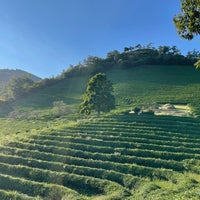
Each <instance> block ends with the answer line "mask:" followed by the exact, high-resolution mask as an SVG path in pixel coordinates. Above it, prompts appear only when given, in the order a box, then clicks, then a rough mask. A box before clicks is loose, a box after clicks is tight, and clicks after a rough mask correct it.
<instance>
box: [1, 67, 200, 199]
mask: <svg viewBox="0 0 200 200" xmlns="http://www.w3.org/2000/svg"><path fill="white" fill-rule="evenodd" d="M107 76H108V79H110V80H111V81H112V82H113V84H114V85H113V86H114V95H115V97H116V103H117V109H116V110H114V111H112V112H111V113H110V114H106V115H103V116H102V118H99V119H97V118H95V117H91V118H88V119H83V116H79V115H77V110H78V106H79V103H80V102H81V95H82V94H83V92H84V89H85V86H86V83H87V81H88V78H89V75H87V76H72V77H68V78H65V79H61V80H59V81H56V82H55V84H51V85H49V86H48V87H46V86H45V87H43V88H40V90H35V91H34V92H33V93H31V94H29V95H28V96H26V97H23V98H21V99H18V100H16V101H12V102H10V103H9V104H2V106H1V116H2V117H4V118H0V128H1V133H0V135H1V141H0V199H2V200H7V199H20V200H25V199H38V200H39V199H44V200H47V199H48V200H67V199H70V200H75V199H76V200H84V199H85V200H89V199H91V200H121V199H124V200H143V199H148V200H150V199H159V200H165V199H166V200H167V199H175V200H181V199H194V200H197V199H200V195H199V194H200V187H199V185H200V175H199V174H200V167H199V166H200V135H199V131H200V123H199V118H192V117H174V116H154V115H148V114H142V115H130V114H127V112H125V111H127V110H131V108H134V107H135V106H137V107H141V108H149V107H151V106H155V105H159V104H164V103H175V104H179V105H180V104H181V105H182V104H183V105H185V104H189V105H190V106H191V107H192V108H193V110H194V111H195V114H196V115H198V114H199V113H200V106H199V99H200V94H199V91H200V72H199V71H198V70H195V69H194V67H193V66H140V67H135V68H133V69H126V70H125V69H120V68H115V69H112V70H109V71H107ZM54 101H63V102H65V103H66V104H67V105H68V106H69V107H70V109H71V110H72V111H70V112H69V114H64V115H62V116H57V115H56V114H55V110H54V108H53V102H54ZM9 112H10V114H9V118H5V116H8V113H9ZM74 119H75V120H74Z"/></svg>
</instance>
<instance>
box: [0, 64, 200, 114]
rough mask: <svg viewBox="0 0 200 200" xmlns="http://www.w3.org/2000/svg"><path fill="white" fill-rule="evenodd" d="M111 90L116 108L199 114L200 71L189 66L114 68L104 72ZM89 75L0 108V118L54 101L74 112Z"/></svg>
mask: <svg viewBox="0 0 200 200" xmlns="http://www.w3.org/2000/svg"><path fill="white" fill-rule="evenodd" d="M106 75H107V76H108V79H110V80H111V82H112V83H113V87H114V95H115V98H116V104H117V109H120V110H122V109H131V108H132V107H135V106H139V107H142V106H149V105H155V104H157V103H176V104H189V105H190V106H191V107H192V109H193V111H194V112H195V113H196V115H199V113H200V106H199V99H200V92H199V91H200V71H199V70H196V69H195V68H194V67H193V66H183V65H180V66H170V65H169V66H165V65H164V66H162V65H161V66H158V65H147V66H138V67H134V68H132V69H119V68H114V69H111V70H108V71H107V72H106ZM90 76H91V75H90V74H89V73H86V74H84V75H82V76H81V75H74V76H71V77H66V78H64V79H61V80H58V81H55V83H54V82H53V84H49V85H47V86H45V87H41V88H40V89H39V90H35V91H33V92H32V93H30V94H29V95H27V96H26V97H23V98H21V99H18V100H15V101H14V102H11V103H10V104H6V105H5V104H3V105H2V106H1V105H0V106H1V112H0V115H1V116H2V117H4V116H7V115H8V113H9V112H11V111H13V110H22V111H27V110H28V111H31V110H34V111H36V110H38V111H47V113H48V111H49V110H51V109H52V106H53V102H54V101H64V102H65V103H66V104H68V105H70V106H72V107H73V108H74V109H75V110H76V111H77V109H78V107H79V104H80V102H81V96H82V94H83V93H84V90H85V87H86V84H87V81H88V79H89V77H90Z"/></svg>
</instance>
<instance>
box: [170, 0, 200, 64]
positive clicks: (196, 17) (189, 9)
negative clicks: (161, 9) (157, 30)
mask: <svg viewBox="0 0 200 200" xmlns="http://www.w3.org/2000/svg"><path fill="white" fill-rule="evenodd" d="M181 11H182V12H181V13H180V14H178V15H176V16H175V17H174V19H173V21H174V23H175V26H176V29H177V30H178V34H179V35H180V36H181V37H182V38H184V39H187V40H192V39H193V38H194V37H195V36H196V35H199V34H200V0H181ZM195 66H196V67H200V59H199V60H198V61H197V62H196V63H195Z"/></svg>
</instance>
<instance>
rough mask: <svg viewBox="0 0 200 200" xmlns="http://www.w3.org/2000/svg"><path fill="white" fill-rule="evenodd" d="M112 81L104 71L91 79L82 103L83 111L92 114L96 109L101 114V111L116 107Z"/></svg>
mask: <svg viewBox="0 0 200 200" xmlns="http://www.w3.org/2000/svg"><path fill="white" fill-rule="evenodd" d="M112 92H113V87H112V83H111V82H110V81H109V80H108V79H107V77H106V75H105V74H103V73H98V74H96V75H94V76H92V77H91V78H90V79H89V82H88V84H87V87H86V91H85V93H84V95H83V101H82V103H81V111H80V112H81V113H82V114H87V115H89V114H91V112H92V111H93V110H94V111H96V112H97V113H98V116H100V113H101V112H109V111H110V110H112V109H114V108H115V98H114V96H113V94H112Z"/></svg>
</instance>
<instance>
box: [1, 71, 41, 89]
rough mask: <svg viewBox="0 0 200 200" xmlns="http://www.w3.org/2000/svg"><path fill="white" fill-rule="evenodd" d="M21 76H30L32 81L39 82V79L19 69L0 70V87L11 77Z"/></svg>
mask: <svg viewBox="0 0 200 200" xmlns="http://www.w3.org/2000/svg"><path fill="white" fill-rule="evenodd" d="M21 76H30V77H31V79H32V80H33V81H39V80H41V78H39V77H37V76H35V75H33V74H30V73H28V72H25V71H23V70H20V69H15V70H14V69H0V85H1V84H3V83H7V82H8V81H9V80H10V79H12V78H13V77H21Z"/></svg>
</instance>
